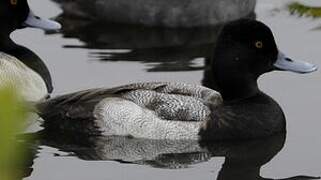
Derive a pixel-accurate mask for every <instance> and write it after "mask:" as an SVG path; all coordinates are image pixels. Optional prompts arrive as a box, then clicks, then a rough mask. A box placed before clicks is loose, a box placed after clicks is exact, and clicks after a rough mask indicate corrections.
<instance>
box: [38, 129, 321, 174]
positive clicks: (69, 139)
mask: <svg viewBox="0 0 321 180" xmlns="http://www.w3.org/2000/svg"><path fill="white" fill-rule="evenodd" d="M39 137H41V143H40V144H41V145H46V146H50V147H54V148H58V149H59V150H61V151H64V152H67V153H69V155H70V156H76V157H78V158H80V159H82V160H86V161H106V160H107V161H109V160H110V161H117V162H120V163H131V164H138V165H143V166H150V167H154V168H165V169H181V168H189V167H190V166H191V165H195V164H199V163H202V162H206V161H209V160H210V159H211V158H213V157H225V162H224V164H223V165H222V168H221V170H220V171H219V174H218V175H217V180H235V179H240V180H270V179H271V178H263V177H261V176H260V169H261V167H262V166H263V165H265V164H267V163H268V162H269V161H271V160H272V159H273V157H274V156H275V155H276V154H278V152H279V151H280V150H281V149H282V148H283V146H284V143H285V138H286V136H285V134H279V135H276V136H272V137H269V138H265V139H260V140H250V141H242V142H215V143H214V142H206V143H205V142H204V143H203V142H198V141H191V140H150V139H137V138H131V137H122V136H100V137H92V136H74V135H70V134H59V136H57V134H54V135H50V134H46V132H44V131H43V132H41V135H40V136H39ZM273 179H275V178H273ZM308 179H318V177H311V176H294V177H289V178H284V180H308Z"/></svg>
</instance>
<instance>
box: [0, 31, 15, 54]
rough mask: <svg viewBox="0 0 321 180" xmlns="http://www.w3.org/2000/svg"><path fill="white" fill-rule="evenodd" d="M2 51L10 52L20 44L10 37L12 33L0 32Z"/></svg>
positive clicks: (0, 47) (0, 48) (0, 49)
mask: <svg viewBox="0 0 321 180" xmlns="http://www.w3.org/2000/svg"><path fill="white" fill-rule="evenodd" d="M0 39H1V41H0V51H3V52H6V53H7V52H8V51H11V50H12V49H14V48H15V47H17V46H18V45H17V44H16V43H15V42H14V41H13V40H12V39H11V38H10V33H1V34H0Z"/></svg>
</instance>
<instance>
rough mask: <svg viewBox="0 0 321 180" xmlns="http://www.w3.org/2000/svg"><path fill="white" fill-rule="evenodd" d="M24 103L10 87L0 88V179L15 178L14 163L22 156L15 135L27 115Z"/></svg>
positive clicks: (10, 179) (9, 179) (21, 149)
mask: <svg viewBox="0 0 321 180" xmlns="http://www.w3.org/2000/svg"><path fill="white" fill-rule="evenodd" d="M25 107H26V106H24V103H23V102H22V101H21V98H19V96H18V95H17V93H16V91H15V90H14V89H11V88H4V89H0V179H1V180H13V179H16V176H19V175H18V172H15V168H14V166H15V164H17V163H20V162H19V161H21V160H22V157H23V153H22V151H23V149H24V148H23V147H18V143H17V140H16V139H15V136H16V135H17V133H19V132H21V130H22V126H23V124H24V121H25V119H26V116H27V111H26V110H25Z"/></svg>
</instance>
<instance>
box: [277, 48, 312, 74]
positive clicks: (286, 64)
mask: <svg viewBox="0 0 321 180" xmlns="http://www.w3.org/2000/svg"><path fill="white" fill-rule="evenodd" d="M274 66H275V67H276V68H277V69H279V70H284V71H292V72H296V73H311V72H314V71H316V70H318V66H316V65H314V64H311V63H308V62H304V61H294V60H292V59H290V58H288V57H286V56H285V55H284V54H283V53H282V52H281V51H279V55H278V59H277V60H276V62H275V63H274Z"/></svg>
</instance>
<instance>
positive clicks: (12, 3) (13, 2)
mask: <svg viewBox="0 0 321 180" xmlns="http://www.w3.org/2000/svg"><path fill="white" fill-rule="evenodd" d="M10 4H11V5H13V6H15V5H17V4H18V0H10Z"/></svg>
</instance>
